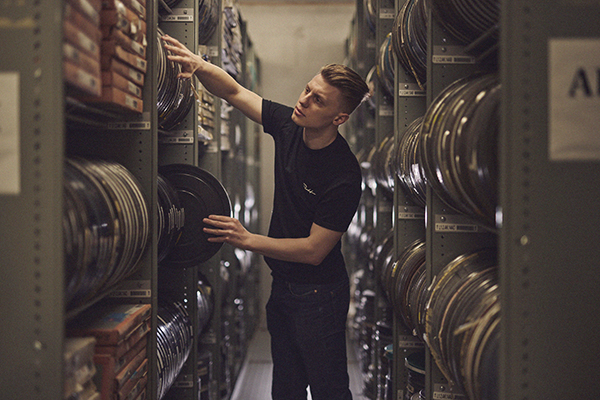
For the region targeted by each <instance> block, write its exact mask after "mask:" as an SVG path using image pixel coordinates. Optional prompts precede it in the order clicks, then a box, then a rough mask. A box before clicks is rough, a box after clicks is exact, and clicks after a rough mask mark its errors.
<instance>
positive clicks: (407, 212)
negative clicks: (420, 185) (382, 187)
mask: <svg viewBox="0 0 600 400" xmlns="http://www.w3.org/2000/svg"><path fill="white" fill-rule="evenodd" d="M398 219H425V210H424V209H423V208H421V207H417V206H401V205H399V206H398Z"/></svg>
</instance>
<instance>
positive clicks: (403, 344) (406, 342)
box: [398, 335, 425, 349]
mask: <svg viewBox="0 0 600 400" xmlns="http://www.w3.org/2000/svg"><path fill="white" fill-rule="evenodd" d="M423 347H425V343H423V342H422V341H421V340H419V338H417V337H416V336H408V335H399V336H398V348H401V349H420V348H423Z"/></svg>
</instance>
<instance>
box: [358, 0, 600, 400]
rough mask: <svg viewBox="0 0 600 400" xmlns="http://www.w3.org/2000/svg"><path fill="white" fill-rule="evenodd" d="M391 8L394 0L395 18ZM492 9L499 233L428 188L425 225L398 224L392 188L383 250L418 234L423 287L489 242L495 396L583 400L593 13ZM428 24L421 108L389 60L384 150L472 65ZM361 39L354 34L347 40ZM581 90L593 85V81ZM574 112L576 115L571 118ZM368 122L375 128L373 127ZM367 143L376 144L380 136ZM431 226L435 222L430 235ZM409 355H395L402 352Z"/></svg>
mask: <svg viewBox="0 0 600 400" xmlns="http://www.w3.org/2000/svg"><path fill="white" fill-rule="evenodd" d="M403 4H404V1H403V0H398V1H396V4H395V7H396V8H395V12H396V13H397V12H398V10H399V9H400V7H401V6H402V5H403ZM363 5H364V2H363V1H358V2H357V17H356V18H357V19H360V18H365V16H364V13H361V12H360V11H361V8H362V7H363ZM501 6H502V13H501V15H502V17H501V24H500V31H501V39H500V49H501V50H500V58H499V60H500V62H499V69H500V74H501V82H502V108H501V115H502V122H501V134H500V141H499V164H500V165H499V166H500V186H499V194H500V206H501V207H500V208H499V210H498V211H499V213H498V222H499V223H500V225H499V226H498V228H497V229H496V230H494V229H489V228H484V227H482V226H479V225H478V224H477V223H476V222H474V221H473V220H472V219H470V218H468V217H467V216H464V215H460V214H458V213H457V212H456V211H453V210H451V209H449V208H448V207H447V206H445V204H444V203H443V202H442V200H441V199H439V198H438V197H437V196H436V195H435V194H434V193H432V192H431V190H429V193H428V196H427V213H426V218H427V221H426V222H427V223H426V226H427V228H426V229H425V227H424V226H423V225H422V224H421V223H419V222H415V221H411V220H408V219H405V218H403V217H402V215H403V210H404V211H405V212H407V211H408V209H405V207H411V206H413V204H410V202H408V203H407V200H408V199H406V198H405V196H404V195H403V193H399V191H395V193H394V195H395V197H394V218H393V224H394V232H395V248H396V251H397V252H398V251H401V250H402V248H404V246H405V245H406V244H408V243H410V241H411V239H414V238H415V237H418V236H419V235H421V234H425V236H426V243H427V270H428V277H429V278H428V279H429V282H431V281H432V279H433V278H434V277H435V275H436V274H437V273H439V272H440V270H441V268H442V267H443V266H444V265H446V264H447V263H448V262H449V261H450V260H452V259H454V258H455V257H456V256H458V255H460V254H463V253H465V252H468V251H470V250H474V249H477V248H482V247H496V246H497V248H498V257H499V260H498V262H499V273H500V291H501V299H502V302H501V303H502V304H501V307H502V321H501V337H502V339H501V347H500V353H499V354H500V355H499V357H500V360H499V365H498V377H499V393H498V398H499V399H517V398H519V399H525V398H527V399H547V398H561V397H583V396H589V395H590V393H594V392H595V391H596V390H597V387H598V382H597V379H596V378H595V377H596V375H597V374H596V373H595V372H594V371H597V369H598V362H597V360H596V357H595V354H598V352H599V350H600V349H599V348H598V346H599V344H598V341H597V340H595V338H596V336H597V334H596V332H597V331H598V323H597V322H596V321H595V319H593V318H592V317H591V316H593V315H595V314H597V313H598V311H599V307H600V297H599V296H598V294H597V288H598V284H599V283H600V281H599V279H598V274H597V273H595V265H596V264H597V262H596V261H597V259H598V258H599V254H598V247H597V246H596V245H595V241H594V240H593V238H594V237H595V236H596V235H597V233H598V228H597V225H598V221H599V220H600V218H599V217H600V216H599V215H598V212H597V210H598V209H599V207H598V204H597V203H598V196H597V194H598V190H597V189H596V187H595V186H596V185H595V182H596V181H597V180H598V179H597V178H598V174H599V173H600V171H599V170H598V168H597V166H598V163H597V160H598V155H597V153H594V152H593V151H590V147H594V146H595V145H596V143H597V140H596V139H593V138H594V137H597V135H595V133H594V130H595V129H594V128H591V127H592V126H595V125H597V122H598V117H597V115H598V113H597V112H596V111H597V109H598V107H597V94H596V93H595V92H594V93H592V92H593V90H588V89H589V85H587V84H586V82H588V83H589V82H590V80H588V79H590V77H591V76H593V75H594V74H595V71H596V69H597V65H598V60H599V59H600V53H599V51H598V49H599V48H600V39H598V37H600V35H599V34H600V32H599V29H598V24H597V23H596V22H595V16H597V15H598V12H599V10H598V5H597V4H591V3H589V2H586V3H577V4H573V3H569V4H566V3H564V2H563V3H561V2H552V4H544V5H543V6H542V5H540V4H537V3H535V2H532V1H526V2H516V1H510V0H506V1H501ZM381 7H386V5H385V4H382V5H381ZM429 22H430V23H429V33H428V38H429V42H428V48H429V50H428V59H429V64H428V69H427V73H428V78H427V100H426V103H425V102H424V101H423V99H421V100H416V99H414V98H408V97H406V96H402V93H401V92H400V89H401V88H402V86H403V84H405V83H407V84H411V83H412V82H411V81H410V79H409V80H406V79H405V77H404V75H403V73H402V72H403V71H401V70H399V69H398V64H396V75H395V78H396V79H395V85H396V86H395V90H396V94H397V95H396V96H395V99H394V100H395V106H394V118H395V122H394V127H395V135H396V143H397V140H398V139H399V137H400V136H399V135H401V133H402V132H401V131H402V128H403V127H406V124H407V123H409V122H410V121H411V120H412V119H414V118H415V117H418V116H420V115H422V114H423V113H424V111H425V105H426V104H427V105H428V104H430V103H431V102H432V100H433V98H434V97H435V96H436V95H437V94H438V93H440V92H441V91H442V90H443V89H444V88H445V87H447V86H448V85H449V84H451V83H452V82H454V81H455V80H457V79H459V78H462V77H465V76H467V75H469V74H471V73H472V72H474V71H475V69H477V68H479V67H480V65H477V64H476V63H455V62H453V61H452V60H451V59H450V58H447V57H446V56H448V55H452V54H456V53H454V52H456V51H459V52H460V51H461V50H462V49H461V48H460V45H459V44H458V42H455V41H454V39H453V38H452V37H451V36H450V35H448V34H447V33H445V32H444V30H443V29H442V27H441V26H440V25H439V24H438V23H437V21H434V20H432V19H431V18H430V19H429ZM355 24H356V25H358V26H360V22H355ZM368 40H369V38H368V35H364V37H359V38H358V39H357V42H358V43H366V42H368ZM577 49H580V50H579V53H578V52H577V51H578V50H577ZM366 57H371V55H369V54H367V55H366ZM462 61H464V59H463V60H462ZM354 63H355V64H354V65H364V64H367V63H368V61H367V60H364V59H362V60H360V61H354ZM565 75H566V76H565ZM591 82H594V83H592V86H594V85H595V84H596V83H597V82H596V77H594V78H591ZM561 85H562V86H561ZM569 90H570V91H571V97H569V95H568V93H569ZM379 104H381V103H379ZM592 104H593V105H592ZM378 107H380V106H379V105H378ZM384 107H385V105H384ZM585 107H588V108H587V110H588V112H587V113H580V112H578V111H576V110H581V109H582V108H585ZM594 110H595V111H594ZM380 112H381V111H380V109H378V110H377V113H378V114H377V115H378V116H380ZM384 112H385V108H384ZM379 121H380V120H379V119H378V122H377V123H376V125H375V129H376V130H377V131H378V130H380V129H382V128H383V129H384V127H382V126H381V124H380V123H379ZM357 134H358V135H360V134H361V132H360V131H357ZM375 135H376V137H377V138H378V139H377V140H380V139H379V138H380V136H381V133H380V132H376V134H375ZM351 140H352V139H351ZM377 140H376V142H377ZM578 140H579V142H577V141H578ZM582 143H584V144H582ZM585 143H587V146H586V145H585ZM561 144H562V145H572V146H577V145H579V146H580V147H579V148H577V150H576V151H575V152H573V153H570V154H568V155H565V153H560V152H559V151H558V150H556V148H557V146H558V145H561ZM565 188H566V189H565ZM439 223H444V224H445V225H441V226H440V225H438V228H436V224H439ZM448 226H450V227H452V226H456V227H460V226H469V227H475V228H476V229H477V232H457V231H452V230H447V229H444V227H446V228H447V227H448ZM399 335H400V337H399ZM394 336H395V338H394V340H395V347H394V349H395V350H398V349H399V348H400V349H402V348H401V347H400V346H399V345H398V343H399V342H402V339H403V338H406V337H410V333H408V332H404V331H403V327H402V325H401V324H400V323H398V321H395V333H394ZM409 351H410V349H409V348H405V349H402V353H404V355H406V353H407V352H409ZM398 353H401V352H399V351H395V352H394V373H393V377H394V390H393V393H394V394H393V398H403V396H404V392H403V388H404V387H405V384H406V382H405V381H404V380H403V379H404V377H403V373H404V371H403V368H402V365H401V364H402V361H403V360H402V357H401V356H400V354H398ZM426 370H427V373H426V376H427V386H426V395H427V399H440V398H462V396H461V395H460V394H459V393H452V392H451V390H450V388H449V385H448V382H447V381H446V380H445V378H444V377H443V375H442V373H441V372H440V371H439V369H438V368H437V367H436V365H435V363H434V362H433V360H432V358H431V356H428V357H427V368H426Z"/></svg>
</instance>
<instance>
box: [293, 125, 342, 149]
mask: <svg viewBox="0 0 600 400" xmlns="http://www.w3.org/2000/svg"><path fill="white" fill-rule="evenodd" d="M337 135H338V131H337V127H335V128H334V129H328V130H314V129H310V128H304V131H303V133H302V139H303V140H304V144H306V147H308V148H309V149H311V150H320V149H324V148H325V147H327V146H329V145H330V144H331V143H333V141H334V140H335V138H336V137H337Z"/></svg>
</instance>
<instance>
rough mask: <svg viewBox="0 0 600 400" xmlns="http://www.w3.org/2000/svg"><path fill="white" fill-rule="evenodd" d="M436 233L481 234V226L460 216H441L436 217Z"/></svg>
mask: <svg viewBox="0 0 600 400" xmlns="http://www.w3.org/2000/svg"><path fill="white" fill-rule="evenodd" d="M435 231H436V232H453V233H476V232H479V231H480V230H479V225H477V224H474V223H473V222H472V221H471V220H469V219H467V218H465V217H463V216H460V215H441V214H436V216H435Z"/></svg>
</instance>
